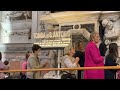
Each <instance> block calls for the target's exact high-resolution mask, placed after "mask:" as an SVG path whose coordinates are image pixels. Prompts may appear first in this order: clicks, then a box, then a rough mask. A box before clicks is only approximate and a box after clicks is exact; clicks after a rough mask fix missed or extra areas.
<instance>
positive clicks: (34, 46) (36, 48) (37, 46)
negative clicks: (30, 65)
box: [32, 44, 41, 53]
mask: <svg viewBox="0 0 120 90" xmlns="http://www.w3.org/2000/svg"><path fill="white" fill-rule="evenodd" d="M38 49H41V47H40V46H39V45H37V44H33V46H32V51H33V53H35V51H37V50H38Z"/></svg>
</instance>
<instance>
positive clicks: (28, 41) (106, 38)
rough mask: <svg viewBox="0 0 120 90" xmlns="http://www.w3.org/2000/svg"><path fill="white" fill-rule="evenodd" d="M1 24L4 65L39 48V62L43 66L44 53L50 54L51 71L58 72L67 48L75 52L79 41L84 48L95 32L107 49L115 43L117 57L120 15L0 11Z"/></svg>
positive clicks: (119, 45) (1, 47) (21, 58)
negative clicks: (52, 59)
mask: <svg viewBox="0 0 120 90" xmlns="http://www.w3.org/2000/svg"><path fill="white" fill-rule="evenodd" d="M108 23H109V25H108ZM0 24H1V25H0V51H1V52H2V54H3V59H2V60H3V61H5V60H8V61H16V62H19V61H22V60H24V54H25V53H26V51H31V47H32V45H33V44H39V45H40V46H41V47H42V52H41V55H43V56H42V57H41V61H43V63H44V59H45V60H46V58H47V57H46V56H47V54H46V53H48V52H51V53H52V54H51V55H54V54H55V55H56V56H57V57H56V58H55V60H56V62H54V63H56V65H55V66H54V65H53V66H51V67H56V68H57V67H59V65H58V64H57V60H58V59H59V58H60V57H62V56H63V55H64V54H65V53H67V52H68V51H69V49H70V47H74V48H75V49H77V46H78V42H79V41H82V42H83V43H84V47H85V46H86V44H87V43H88V42H89V38H90V34H91V33H92V32H94V31H96V32H99V35H100V39H101V42H105V44H106V45H108V44H109V43H112V42H115V43H117V45H118V47H119V50H118V52H119V57H120V11H0ZM103 28H104V29H103ZM98 46H99V45H98ZM52 51H54V52H52ZM55 55H54V56H55ZM119 57H118V58H119ZM47 59H48V58H47ZM18 66H19V65H18V64H16V66H15V65H14V67H12V69H16V68H17V67H18ZM19 68H20V67H18V68H17V69H19ZM44 73H45V72H43V73H42V74H44Z"/></svg>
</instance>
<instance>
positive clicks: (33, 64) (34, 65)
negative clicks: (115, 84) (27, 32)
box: [27, 44, 48, 79]
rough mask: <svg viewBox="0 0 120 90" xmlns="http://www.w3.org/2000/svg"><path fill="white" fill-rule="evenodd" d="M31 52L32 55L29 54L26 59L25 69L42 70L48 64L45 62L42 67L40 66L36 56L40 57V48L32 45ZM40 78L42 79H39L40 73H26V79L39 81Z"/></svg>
mask: <svg viewBox="0 0 120 90" xmlns="http://www.w3.org/2000/svg"><path fill="white" fill-rule="evenodd" d="M32 51H33V53H32V54H30V56H29V58H28V63H27V69H40V68H44V67H45V66H46V65H47V64H48V63H47V62H46V63H45V64H43V65H41V64H40V60H39V57H38V56H39V55H40V51H41V47H40V46H39V45H37V44H34V45H33V46H32ZM41 78H42V77H41V74H40V71H35V72H27V79H41Z"/></svg>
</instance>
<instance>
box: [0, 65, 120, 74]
mask: <svg viewBox="0 0 120 90" xmlns="http://www.w3.org/2000/svg"><path fill="white" fill-rule="evenodd" d="M103 69H120V66H101V67H79V68H41V69H27V70H0V73H2V72H36V71H58V70H103Z"/></svg>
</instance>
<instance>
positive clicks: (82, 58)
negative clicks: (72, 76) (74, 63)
mask: <svg viewBox="0 0 120 90" xmlns="http://www.w3.org/2000/svg"><path fill="white" fill-rule="evenodd" d="M75 57H79V59H80V60H79V62H78V63H79V65H80V67H84V61H85V55H84V49H83V43H82V42H81V41H79V42H78V50H77V51H76V53H75ZM81 75H82V73H81V70H78V79H81Z"/></svg>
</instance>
